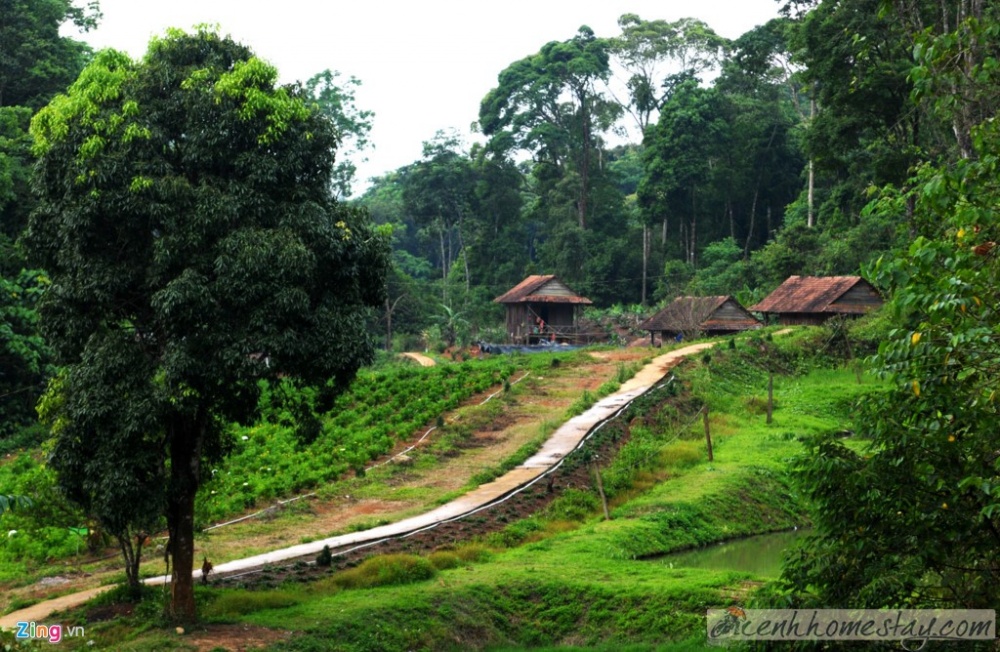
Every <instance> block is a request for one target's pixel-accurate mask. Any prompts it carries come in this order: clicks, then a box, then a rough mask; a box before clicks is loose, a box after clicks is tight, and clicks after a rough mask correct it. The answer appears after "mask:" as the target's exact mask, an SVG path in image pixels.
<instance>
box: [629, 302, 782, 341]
mask: <svg viewBox="0 0 1000 652" xmlns="http://www.w3.org/2000/svg"><path fill="white" fill-rule="evenodd" d="M761 326H762V324H761V322H760V320H759V319H757V318H756V317H754V316H753V315H751V314H750V313H749V312H747V310H746V309H745V308H744V307H743V306H741V305H740V302H739V301H737V300H736V299H734V298H733V297H730V296H724V297H677V298H676V299H674V300H673V302H672V303H670V304H669V305H667V307H665V308H664V309H663V310H661V311H660V312H658V313H656V314H655V315H653V316H652V317H650V318H649V319H647V320H646V321H644V322H642V323H641V324H639V328H640V329H642V330H644V331H649V339H650V342H651V343H652V342H655V339H654V337H655V335H656V333H657V332H659V333H660V337H662V338H667V337H676V336H677V335H682V336H684V337H695V336H698V335H728V334H731V333H738V332H740V331H746V330H752V329H756V328H760V327H761Z"/></svg>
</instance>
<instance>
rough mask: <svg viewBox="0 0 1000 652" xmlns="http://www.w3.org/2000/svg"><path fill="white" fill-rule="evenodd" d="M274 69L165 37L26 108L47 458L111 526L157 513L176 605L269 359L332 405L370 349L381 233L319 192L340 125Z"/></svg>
mask: <svg viewBox="0 0 1000 652" xmlns="http://www.w3.org/2000/svg"><path fill="white" fill-rule="evenodd" d="M276 78H277V73H276V71H275V70H274V69H273V68H272V67H270V66H269V65H267V64H266V63H264V62H262V61H261V60H259V59H257V58H256V57H254V55H253V53H252V52H251V51H250V50H249V49H248V48H247V47H245V46H243V45H241V44H239V43H236V42H234V41H232V40H230V39H229V38H222V37H220V36H218V35H217V34H215V33H213V32H210V31H205V30H201V31H198V32H197V33H194V34H185V33H183V32H179V31H171V32H169V33H168V35H167V36H166V37H164V38H157V39H154V40H153V41H152V42H151V44H150V47H149V51H148V53H147V54H146V56H145V57H144V58H143V59H142V60H141V61H133V60H132V59H130V58H129V57H128V56H126V55H124V54H121V53H118V52H115V51H111V50H107V51H103V52H102V53H100V54H99V55H98V56H97V57H96V58H95V60H94V61H93V62H92V63H91V64H90V65H89V66H88V67H87V68H86V69H85V70H84V71H83V73H82V74H81V76H80V78H79V79H78V80H77V81H76V82H75V83H74V84H73V85H72V86H71V87H70V89H69V91H68V93H67V94H66V95H60V96H58V97H57V98H55V99H54V100H53V101H52V102H51V103H50V104H49V105H48V106H47V107H46V108H44V109H43V110H42V111H41V112H39V114H38V115H37V116H36V117H35V119H34V120H33V123H32V133H33V136H34V138H35V150H36V153H37V154H38V155H39V157H40V160H39V164H38V166H37V172H36V177H35V184H36V190H37V191H38V193H39V196H40V204H39V207H38V208H37V209H36V210H35V211H34V213H33V214H32V216H31V218H30V223H29V227H28V230H27V233H26V235H25V240H26V243H27V245H28V248H29V251H30V253H31V255H32V257H33V260H34V261H35V262H37V263H38V264H39V265H41V266H43V267H44V268H45V269H47V270H48V271H49V273H50V276H51V280H52V284H51V287H50V288H49V290H48V291H47V292H46V294H45V296H44V299H43V301H42V303H41V307H40V310H41V316H42V326H43V329H44V332H45V334H46V336H47V337H48V338H49V341H50V342H51V344H52V345H53V347H54V349H55V351H56V354H57V355H58V360H59V362H60V363H61V364H62V365H63V367H64V372H63V373H62V375H61V376H60V377H59V379H58V381H57V383H56V384H54V385H53V387H52V392H51V394H50V395H49V396H48V397H47V402H48V404H49V405H48V408H49V418H50V422H51V423H52V424H53V430H54V434H55V436H56V442H55V446H54V448H53V450H52V456H51V463H52V467H53V468H54V469H55V470H56V472H57V473H58V476H59V482H60V483H61V484H62V486H63V487H64V489H65V490H66V492H67V493H68V494H69V495H70V496H72V497H73V498H74V499H76V500H77V501H79V502H80V503H82V504H83V505H85V506H86V507H88V508H89V509H90V510H91V511H92V512H97V515H98V516H100V517H102V518H103V519H106V520H107V522H108V523H110V524H111V525H112V526H114V527H115V528H116V531H115V534H116V536H118V538H119V540H121V539H122V538H123V537H127V536H129V534H130V532H129V528H130V527H133V526H134V525H135V523H136V519H139V518H140V516H141V514H140V513H139V512H140V511H144V510H149V511H150V512H151V513H156V514H162V515H163V517H164V518H165V520H166V523H167V528H168V531H169V537H170V538H169V544H168V551H169V554H170V557H171V561H172V568H171V581H172V600H171V607H170V608H171V613H172V615H173V616H174V617H175V618H177V619H180V620H190V619H193V618H194V617H195V603H194V592H193V584H192V570H193V561H194V560H193V554H194V538H193V537H194V509H195V500H196V497H197V493H198V487H199V485H200V484H201V481H202V469H203V468H204V464H205V462H206V460H210V459H213V458H217V457H218V456H220V455H223V454H224V452H225V449H226V446H227V435H226V424H228V423H230V422H233V421H237V422H245V421H247V420H248V419H251V418H252V417H253V416H254V414H255V410H256V406H257V398H258V393H259V385H258V381H259V380H260V379H267V378H275V377H277V376H278V375H279V374H280V375H282V376H286V377H288V378H292V379H298V380H299V381H300V382H308V383H311V384H315V385H317V386H319V387H322V388H323V391H322V392H321V394H322V395H323V397H325V400H324V401H321V402H324V403H328V401H329V400H330V399H331V398H332V394H334V393H335V392H336V391H337V389H338V388H340V387H342V386H343V385H344V384H345V383H347V382H348V381H349V380H350V378H351V377H352V376H353V374H354V373H355V371H356V370H357V369H358V368H359V366H360V365H363V364H365V363H367V362H368V361H370V360H371V359H372V355H373V344H372V342H371V341H370V339H369V337H368V335H367V329H366V321H367V318H368V315H369V313H370V310H371V309H373V308H376V307H379V306H381V305H382V303H383V300H384V298H385V276H386V268H387V261H388V251H387V249H388V247H387V241H386V237H385V236H384V235H383V234H381V233H380V232H377V231H375V230H374V229H373V228H372V227H371V225H370V224H369V220H368V218H367V216H366V215H365V214H364V213H363V212H361V211H358V210H353V209H350V208H347V207H345V206H343V205H341V204H338V203H337V202H336V201H335V200H334V199H333V197H332V195H331V181H332V171H333V166H334V159H333V156H332V152H333V150H334V148H335V146H336V144H337V142H338V134H337V131H336V129H335V126H334V125H333V124H332V123H331V121H330V120H328V119H327V118H325V117H324V116H323V115H321V114H320V113H318V112H317V111H315V110H314V109H313V108H312V107H313V101H312V100H311V99H310V98H309V97H307V96H306V95H305V94H304V93H302V92H301V91H299V90H297V89H296V88H287V87H276V85H275V80H276ZM135 505H138V507H135ZM129 510H131V511H129ZM122 512H125V513H124V517H125V518H120V517H122V516H123V514H122ZM147 513H149V512H147ZM132 517H135V518H132Z"/></svg>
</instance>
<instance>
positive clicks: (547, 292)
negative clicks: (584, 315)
mask: <svg viewBox="0 0 1000 652" xmlns="http://www.w3.org/2000/svg"><path fill="white" fill-rule="evenodd" d="M493 301H495V302H496V303H502V304H504V306H505V307H506V309H507V338H508V341H510V342H516V343H519V344H535V343H537V342H539V341H542V340H548V341H557V342H575V341H576V335H577V324H578V322H579V316H580V310H581V309H582V307H583V306H586V305H590V304H591V303H593V302H592V301H591V300H590V299H588V298H586V297H581V296H580V295H578V294H576V293H575V292H573V291H572V290H571V289H569V288H568V287H567V286H566V284H565V283H563V282H562V281H560V280H559V279H558V278H556V277H555V276H554V275H551V274H548V275H535V276H529V277H528V278H526V279H524V280H523V281H521V282H520V283H518V284H517V285H516V286H514V287H513V288H511V289H510V290H508V291H507V292H506V293H505V294H503V295H501V296H499V297H497V298H496V299H494V300H493Z"/></svg>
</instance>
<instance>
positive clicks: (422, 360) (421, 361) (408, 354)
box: [400, 351, 437, 367]
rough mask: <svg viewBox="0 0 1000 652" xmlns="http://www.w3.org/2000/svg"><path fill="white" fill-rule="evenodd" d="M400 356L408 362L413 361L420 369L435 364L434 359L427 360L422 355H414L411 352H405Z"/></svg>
mask: <svg viewBox="0 0 1000 652" xmlns="http://www.w3.org/2000/svg"><path fill="white" fill-rule="evenodd" d="M400 355H401V356H403V357H404V358H409V359H410V360H414V361H415V362H416V363H417V364H419V365H420V366H421V367H433V366H434V365H435V364H437V363H436V362H434V358H429V357H427V356H426V355H424V354H423V353H415V352H413V351H407V352H406V353H401V354H400Z"/></svg>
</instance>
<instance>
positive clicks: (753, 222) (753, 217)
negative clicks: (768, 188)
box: [743, 185, 760, 260]
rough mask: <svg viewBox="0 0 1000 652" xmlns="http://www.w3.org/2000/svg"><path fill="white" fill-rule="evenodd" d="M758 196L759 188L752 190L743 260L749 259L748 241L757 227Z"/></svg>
mask: <svg viewBox="0 0 1000 652" xmlns="http://www.w3.org/2000/svg"><path fill="white" fill-rule="evenodd" d="M758 195H760V186H759V185H758V186H757V187H756V188H754V189H753V203H751V204H750V228H748V229H747V241H746V242H745V243H744V244H743V260H746V259H747V258H749V257H750V240H751V238H753V230H754V229H755V228H756V227H757V225H756V222H757V197H758Z"/></svg>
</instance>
